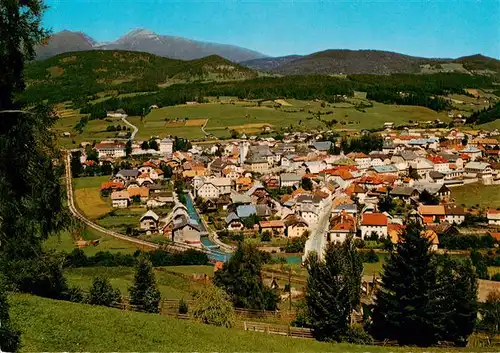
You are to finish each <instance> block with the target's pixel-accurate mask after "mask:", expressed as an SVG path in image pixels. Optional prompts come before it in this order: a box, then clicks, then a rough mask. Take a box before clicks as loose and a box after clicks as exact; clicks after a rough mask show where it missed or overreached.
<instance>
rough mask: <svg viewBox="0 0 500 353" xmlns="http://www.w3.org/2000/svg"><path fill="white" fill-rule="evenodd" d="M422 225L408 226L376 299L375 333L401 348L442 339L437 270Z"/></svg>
mask: <svg viewBox="0 0 500 353" xmlns="http://www.w3.org/2000/svg"><path fill="white" fill-rule="evenodd" d="M421 230H422V229H421V226H420V225H419V224H417V223H409V224H407V227H406V229H405V230H404V231H403V233H402V234H401V236H400V242H399V243H398V244H397V246H396V251H395V252H392V253H391V255H390V257H389V260H388V261H387V263H386V264H385V265H384V269H383V275H382V285H381V288H380V290H379V292H378V293H377V297H376V299H375V308H374V312H373V316H372V320H373V324H372V327H371V330H372V333H373V335H374V337H375V338H377V339H391V340H397V341H398V343H399V344H401V345H418V346H424V347H425V346H429V345H432V344H434V343H436V342H437V340H438V338H439V333H440V331H439V322H437V321H438V320H436V319H437V318H439V312H438V308H437V293H436V288H437V268H436V266H437V265H436V263H435V261H432V253H431V252H430V251H429V248H430V241H429V240H427V239H426V238H424V237H422V236H421V235H420V233H421Z"/></svg>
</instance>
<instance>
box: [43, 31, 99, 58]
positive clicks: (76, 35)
mask: <svg viewBox="0 0 500 353" xmlns="http://www.w3.org/2000/svg"><path fill="white" fill-rule="evenodd" d="M94 44H95V41H94V40H93V39H92V38H90V37H89V36H87V35H86V34H84V33H81V32H71V31H62V32H58V33H56V34H54V35H53V36H51V37H50V38H49V39H48V41H47V43H46V44H45V45H40V46H38V47H37V50H36V53H37V55H36V58H37V60H44V59H47V58H51V57H53V56H56V55H59V54H62V53H67V52H73V51H83V50H92V48H93V45H94Z"/></svg>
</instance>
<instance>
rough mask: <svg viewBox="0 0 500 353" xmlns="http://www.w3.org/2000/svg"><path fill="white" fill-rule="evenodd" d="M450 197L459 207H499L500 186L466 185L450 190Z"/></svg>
mask: <svg viewBox="0 0 500 353" xmlns="http://www.w3.org/2000/svg"><path fill="white" fill-rule="evenodd" d="M451 197H452V198H453V199H455V202H456V203H457V204H459V205H461V204H464V205H465V206H469V207H470V206H476V205H479V207H492V208H497V207H500V185H483V184H478V183H474V184H467V185H463V186H458V187H454V188H452V189H451Z"/></svg>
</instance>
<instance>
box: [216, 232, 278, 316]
mask: <svg viewBox="0 0 500 353" xmlns="http://www.w3.org/2000/svg"><path fill="white" fill-rule="evenodd" d="M262 264H263V254H262V252H261V251H259V250H258V249H257V247H256V246H255V245H252V244H248V243H243V242H240V243H239V244H238V249H237V250H236V252H235V253H234V255H233V256H232V257H231V259H230V260H229V261H228V262H226V263H225V264H224V266H223V268H222V269H221V270H219V271H217V272H216V273H215V276H214V284H215V285H216V286H218V287H220V288H222V289H224V290H225V291H226V293H227V294H228V295H229V297H230V298H231V301H232V302H233V304H234V306H235V307H237V308H246V309H261V310H262V309H266V310H275V309H276V308H277V305H278V302H279V301H280V297H279V295H278V293H277V292H276V291H275V290H273V289H270V288H266V287H265V286H264V284H263V282H262V274H261V270H262Z"/></svg>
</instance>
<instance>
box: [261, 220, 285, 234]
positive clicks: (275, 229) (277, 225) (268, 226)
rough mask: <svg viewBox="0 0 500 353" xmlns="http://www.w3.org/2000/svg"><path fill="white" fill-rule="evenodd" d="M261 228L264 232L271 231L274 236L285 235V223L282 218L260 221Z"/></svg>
mask: <svg viewBox="0 0 500 353" xmlns="http://www.w3.org/2000/svg"><path fill="white" fill-rule="evenodd" d="M259 228H260V231H261V232H262V233H263V232H266V231H269V232H270V233H271V234H272V235H274V236H284V235H285V223H284V222H283V221H280V220H274V221H260V222H259Z"/></svg>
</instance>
